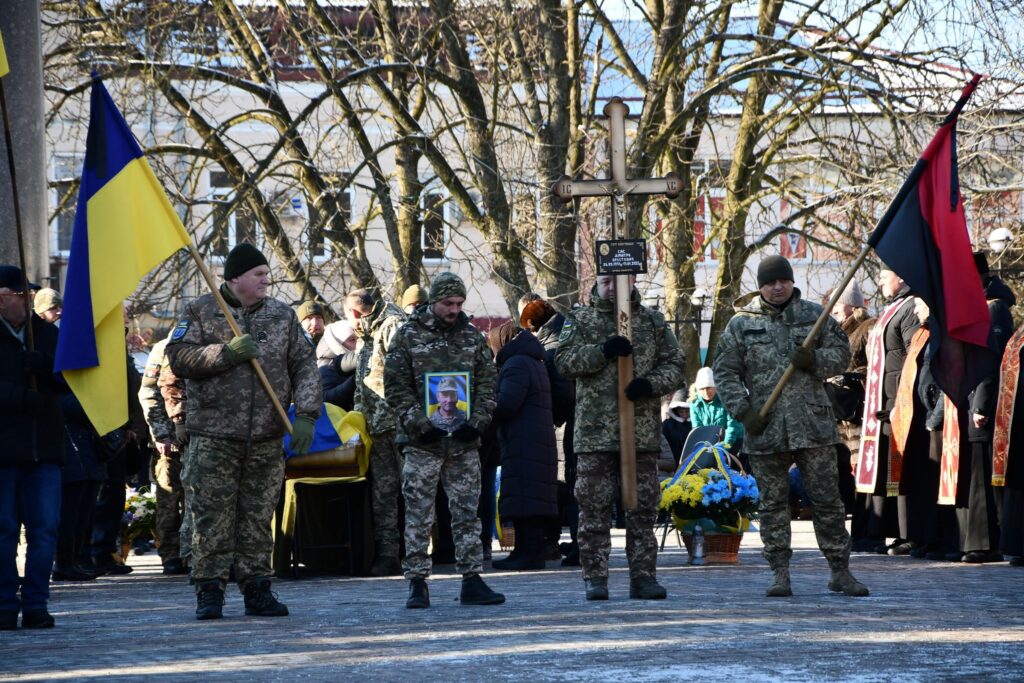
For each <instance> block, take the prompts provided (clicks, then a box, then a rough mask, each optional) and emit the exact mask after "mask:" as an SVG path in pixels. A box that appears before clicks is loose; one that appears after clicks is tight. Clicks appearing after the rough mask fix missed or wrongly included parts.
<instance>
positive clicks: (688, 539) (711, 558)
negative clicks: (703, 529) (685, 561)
mask: <svg viewBox="0 0 1024 683" xmlns="http://www.w3.org/2000/svg"><path fill="white" fill-rule="evenodd" d="M742 541H743V533H742V532H740V533H738V534H730V533H716V532H711V533H708V534H704V564H739V561H740V543H741V542H742ZM683 543H684V544H685V545H686V552H687V553H689V555H690V559H691V560H692V559H693V534H683Z"/></svg>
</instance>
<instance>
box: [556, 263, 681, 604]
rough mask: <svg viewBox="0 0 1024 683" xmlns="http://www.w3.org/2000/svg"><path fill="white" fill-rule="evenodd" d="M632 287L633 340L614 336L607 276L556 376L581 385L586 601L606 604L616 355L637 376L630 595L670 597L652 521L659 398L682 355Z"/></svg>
mask: <svg viewBox="0 0 1024 683" xmlns="http://www.w3.org/2000/svg"><path fill="white" fill-rule="evenodd" d="M630 287H631V294H630V299H631V301H632V313H633V318H632V319H633V343H630V341H629V340H628V339H626V338H625V337H621V336H618V335H617V334H616V327H615V278H614V277H613V276H609V275H601V276H599V277H598V278H597V284H596V285H595V286H594V289H593V290H592V291H591V295H590V302H591V305H590V306H584V307H581V308H578V309H576V310H574V311H572V312H571V313H569V315H567V316H566V319H565V324H564V325H563V326H562V333H561V335H560V336H559V338H558V351H557V352H555V366H556V367H557V368H558V371H559V372H561V373H562V375H564V376H565V377H567V378H569V379H575V380H576V425H575V429H574V432H573V443H574V446H575V450H576V459H577V465H576V467H577V471H576V491H575V493H576V500H577V501H578V503H579V506H580V522H579V532H578V534H577V537H578V539H579V547H580V563H581V564H582V566H583V579H584V582H585V584H586V597H587V600H607V599H608V556H609V554H610V553H611V536H610V529H609V527H610V524H611V518H612V501H613V500H614V499H615V493H616V490H617V487H618V486H619V483H618V471H619V452H618V451H619V407H618V390H619V388H618V383H619V382H618V358H619V357H620V356H628V355H632V356H633V372H634V379H633V380H632V381H631V382H630V383H629V384H628V385H627V386H626V389H625V392H626V397H627V398H628V399H629V400H631V401H633V402H634V403H635V411H636V412H635V415H636V418H635V419H636V427H635V434H636V478H637V508H636V509H635V510H630V511H627V512H626V557H627V558H628V559H629V579H630V580H629V596H630V597H631V598H636V599H644V600H660V599H663V598H664V597H665V596H666V591H665V589H664V588H663V587H662V586H661V585H660V584H659V583H658V581H657V578H656V575H655V566H656V564H657V559H658V544H657V541H656V539H655V537H654V523H655V521H656V519H657V516H658V501H659V499H660V497H661V489H660V487H659V484H658V453H659V451H660V450H661V401H660V397H661V395H663V394H669V393H671V392H673V391H674V390H676V389H678V388H679V385H680V383H681V382H682V380H683V355H682V352H681V351H680V349H679V342H678V341H676V337H675V335H674V334H673V333H672V330H671V329H669V327H668V325H667V324H666V323H665V318H664V316H662V315H661V313H658V312H657V311H653V310H651V309H649V308H646V307H644V306H642V305H641V304H640V295H639V293H638V292H637V291H636V289H632V278H630Z"/></svg>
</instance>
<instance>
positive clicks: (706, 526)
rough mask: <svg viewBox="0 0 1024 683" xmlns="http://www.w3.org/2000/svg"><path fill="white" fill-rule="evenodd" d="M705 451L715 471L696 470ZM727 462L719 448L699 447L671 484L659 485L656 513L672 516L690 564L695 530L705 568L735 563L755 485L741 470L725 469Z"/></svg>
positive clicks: (756, 493)
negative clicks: (701, 538) (700, 537)
mask: <svg viewBox="0 0 1024 683" xmlns="http://www.w3.org/2000/svg"><path fill="white" fill-rule="evenodd" d="M704 452H707V453H709V454H710V455H711V456H712V457H713V462H714V463H715V466H714V467H708V468H705V469H699V470H698V469H695V467H694V465H695V464H696V463H697V461H698V459H699V457H700V455H702V453H704ZM730 457H731V456H730V455H729V453H728V451H727V450H726V449H725V448H724V446H723V445H722V444H714V445H712V444H709V443H703V444H701V449H700V450H698V451H696V452H695V453H694V454H693V456H692V457H690V458H689V459H688V460H687V461H686V462H685V463H684V465H683V466H682V467H680V468H679V471H678V472H677V473H676V475H675V476H674V477H673V478H672V479H671V480H668V481H665V482H663V483H662V495H661V503H660V504H659V506H658V507H659V509H661V510H662V511H664V512H667V513H670V514H671V515H672V522H673V524H674V525H675V528H676V530H677V531H679V533H680V534H681V535H682V537H683V543H685V544H686V550H687V552H689V553H690V557H691V559H692V557H693V532H694V530H695V528H696V527H697V525H698V524H699V525H700V527H701V529H702V531H703V534H704V561H705V563H708V564H736V563H738V562H739V549H740V542H741V541H742V540H743V532H744V531H746V530H747V529H748V528H750V519H751V517H752V516H754V515H756V514H757V505H758V501H759V500H760V492H759V491H758V489H757V482H756V481H754V478H753V477H751V476H750V475H748V474H745V473H743V471H742V470H741V471H739V472H737V471H736V470H733V469H730V468H729V467H728V464H727V463H728V462H729V458H730Z"/></svg>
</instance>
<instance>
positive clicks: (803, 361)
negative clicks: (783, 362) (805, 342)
mask: <svg viewBox="0 0 1024 683" xmlns="http://www.w3.org/2000/svg"><path fill="white" fill-rule="evenodd" d="M789 362H790V363H792V364H793V366H794V367H795V368H796V369H797V370H810V369H811V368H813V367H814V349H806V348H804V347H802V346H798V347H796V348H795V349H793V351H792V353H790V354H789Z"/></svg>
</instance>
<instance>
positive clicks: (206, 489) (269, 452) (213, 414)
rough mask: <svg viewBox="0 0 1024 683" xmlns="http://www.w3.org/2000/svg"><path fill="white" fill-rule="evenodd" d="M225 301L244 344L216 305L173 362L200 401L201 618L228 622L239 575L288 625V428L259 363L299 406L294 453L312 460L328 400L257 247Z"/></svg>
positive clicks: (244, 250)
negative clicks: (278, 512)
mask: <svg viewBox="0 0 1024 683" xmlns="http://www.w3.org/2000/svg"><path fill="white" fill-rule="evenodd" d="M224 279H225V281H226V282H225V283H224V284H223V285H222V286H221V288H220V291H221V294H222V295H223V297H224V299H225V300H226V301H227V303H228V307H229V308H230V309H231V311H232V314H233V315H234V317H235V319H236V321H237V323H238V325H239V327H240V328H241V330H242V332H243V334H242V335H240V336H237V337H236V336H234V334H233V333H232V331H231V327H230V326H229V325H228V322H227V320H226V319H225V317H224V314H223V313H222V312H221V310H220V308H219V306H218V305H217V302H216V300H215V299H214V297H213V295H212V294H207V295H204V296H201V297H199V298H198V299H196V300H195V301H193V302H192V303H190V304H189V305H188V306H187V307H186V309H185V315H184V317H183V318H182V320H181V322H179V323H178V325H177V327H175V328H174V331H173V332H172V333H171V339H170V342H169V343H168V345H167V359H168V361H169V363H170V366H171V369H172V370H173V371H174V374H175V375H177V376H178V377H181V378H184V379H185V381H186V388H187V391H188V399H187V400H188V410H187V415H186V422H185V424H186V427H187V429H188V433H189V455H188V459H187V467H186V468H185V472H184V473H183V479H184V483H185V495H186V497H187V498H188V499H189V500H190V503H189V506H190V508H191V510H192V524H193V527H194V531H193V534H192V575H193V577H194V579H195V584H196V593H197V603H198V605H197V609H196V618H198V619H219V618H220V617H221V616H222V606H223V603H224V588H225V586H226V584H227V580H228V577H229V573H230V571H231V567H232V565H234V568H235V576H236V578H237V580H238V584H239V587H240V588H241V590H242V593H243V594H244V596H245V613H246V614H249V615H257V616H285V615H287V614H288V608H287V607H285V606H284V605H283V604H281V603H280V602H278V601H277V598H276V596H275V595H274V594H273V592H272V591H271V590H270V573H271V567H270V555H271V551H272V549H273V536H272V534H271V528H270V522H271V519H272V517H273V514H274V507H275V505H276V503H277V500H278V497H279V495H280V491H281V482H282V481H283V478H284V459H283V457H282V456H283V448H282V443H281V437H282V436H283V435H284V433H285V428H284V426H283V425H282V424H281V419H280V417H279V415H278V413H277V411H276V410H275V409H274V406H273V404H272V403H271V401H270V398H269V397H268V396H267V394H266V392H265V391H264V389H263V387H262V386H261V384H260V382H259V381H258V379H257V377H256V374H255V372H254V370H253V368H252V365H251V363H249V362H247V361H249V360H250V359H252V358H258V359H259V361H260V365H262V367H263V371H264V372H265V373H266V376H267V378H268V379H269V381H270V386H272V387H274V390H275V391H276V392H277V398H278V400H279V401H280V402H281V404H282V405H288V404H289V403H292V402H294V403H295V413H296V416H297V417H296V420H295V424H294V426H293V428H292V429H293V432H292V442H291V443H292V448H293V450H295V451H296V452H297V453H304V452H306V451H308V450H309V446H310V444H311V443H312V440H313V426H314V424H315V423H316V420H317V418H318V417H319V415H320V407H321V402H322V393H321V392H322V390H321V387H320V375H319V373H318V372H317V369H316V361H315V359H314V356H313V344H312V342H311V341H310V339H309V337H308V336H307V335H306V334H305V332H303V330H302V328H301V327H299V321H298V318H296V316H295V312H294V311H292V309H291V308H290V307H289V306H288V305H287V304H284V303H282V302H280V301H278V300H276V299H273V298H270V297H268V296H267V288H268V287H269V285H270V268H269V267H268V266H267V260H266V257H264V256H263V254H262V253H260V251H259V250H258V249H256V247H254V246H252V245H250V244H240V245H238V246H237V247H235V248H234V249H232V250H231V253H229V254H228V257H227V260H226V262H225V265H224Z"/></svg>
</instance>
